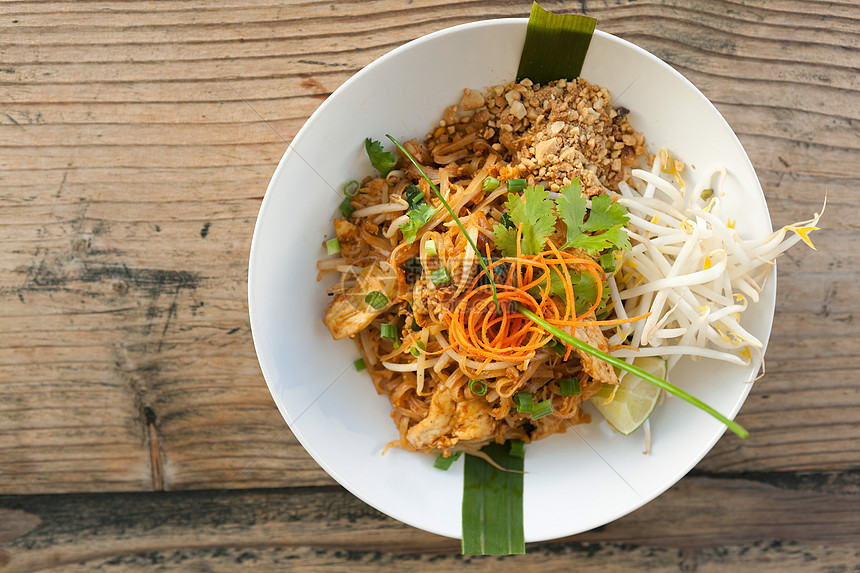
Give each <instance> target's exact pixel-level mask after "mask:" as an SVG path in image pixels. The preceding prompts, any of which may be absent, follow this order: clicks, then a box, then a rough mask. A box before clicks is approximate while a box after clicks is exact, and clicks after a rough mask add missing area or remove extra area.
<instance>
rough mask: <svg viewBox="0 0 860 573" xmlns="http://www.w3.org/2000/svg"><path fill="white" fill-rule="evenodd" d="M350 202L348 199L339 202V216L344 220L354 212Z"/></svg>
mask: <svg viewBox="0 0 860 573" xmlns="http://www.w3.org/2000/svg"><path fill="white" fill-rule="evenodd" d="M350 201H351V199H350V198H349V197H344V199H343V201H341V202H340V207H339V208H340V214H341V215H343V217H344V219H349V216H350V215H352V212H353V211H355V207H353V206H352V203H351V202H350Z"/></svg>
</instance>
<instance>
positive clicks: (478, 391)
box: [469, 380, 487, 396]
mask: <svg viewBox="0 0 860 573" xmlns="http://www.w3.org/2000/svg"><path fill="white" fill-rule="evenodd" d="M469 390H471V391H472V394H474V395H475V396H483V395H484V394H486V393H487V383H486V382H484V381H483V380H469Z"/></svg>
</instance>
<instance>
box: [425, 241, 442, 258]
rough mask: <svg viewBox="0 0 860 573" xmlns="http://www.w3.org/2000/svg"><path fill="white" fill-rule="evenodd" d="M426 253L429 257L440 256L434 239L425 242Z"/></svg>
mask: <svg viewBox="0 0 860 573" xmlns="http://www.w3.org/2000/svg"><path fill="white" fill-rule="evenodd" d="M424 251H425V252H426V253H427V256H428V257H435V256H436V255H438V254H439V252H438V251H437V250H436V241H434V240H433V239H427V240H426V241H424Z"/></svg>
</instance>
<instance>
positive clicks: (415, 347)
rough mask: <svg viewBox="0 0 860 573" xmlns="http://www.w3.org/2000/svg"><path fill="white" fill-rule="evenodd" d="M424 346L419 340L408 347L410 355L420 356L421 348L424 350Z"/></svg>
mask: <svg viewBox="0 0 860 573" xmlns="http://www.w3.org/2000/svg"><path fill="white" fill-rule="evenodd" d="M425 348H426V347H425V346H424V343H423V342H421V341H420V340H419V341H418V342H416V343H415V344H414V345H412V346H410V347H409V352H410V353H411V354H412V356H414V357H415V358H418V357H419V356H421V350H424V349H425Z"/></svg>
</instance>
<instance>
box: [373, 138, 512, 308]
mask: <svg viewBox="0 0 860 573" xmlns="http://www.w3.org/2000/svg"><path fill="white" fill-rule="evenodd" d="M386 137H387V138H388V139H390V140H391V141H393V142H394V145H396V146H397V149H399V150H400V152H401V153H402V154H403V155H405V156H406V158H407V159H409V161H411V162H412V165H414V166H415V168H416V169H417V170H418V172H419V173H420V174H421V176H422V177H424V180H425V181H427V183H428V184H429V185H430V188H431V189H433V193H434V194H435V195H436V197H438V198H439V201H441V202H442V205H443V206H444V207H445V209H446V210H447V211H448V214H449V215H451V217H453V218H454V222H455V223H457V226H458V227H459V228H460V232H461V233H463V236H464V237H466V240H467V241H468V242H469V246H470V247H472V250H473V251H475V254H477V255H478V262H479V263H481V268H482V269H484V274H485V275H486V276H487V280H489V281H490V288H491V289H492V291H493V302H494V303H495V304H496V310H498V311H501V310H502V306H501V305H500V304H499V295H498V292H497V290H496V281H494V280H493V275H492V274H491V273H490V269H489V268H488V267H487V263H485V262H484V261H483V257H482V256H481V251H479V250H478V246H477V245H475V241H473V240H472V237H471V236H470V235H469V233H468V232H466V227H464V226H463V223H462V222H461V221H460V217H458V216H457V213H455V212H454V209H452V208H451V205H449V204H448V201H446V200H445V198H444V197H442V194H441V193H439V189H438V188H437V187H436V184H435V183H433V181H431V180H430V177H429V176H428V175H427V172H426V171H424V168H423V167H421V165H420V164H419V163H418V161H417V160H416V159H415V158H414V157H412V154H411V153H409V152H408V151H407V150H406V148H405V147H403V145H401V144H400V142H399V141H397V140H396V139H394V138H393V137H391V135H388V134H386Z"/></svg>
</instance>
